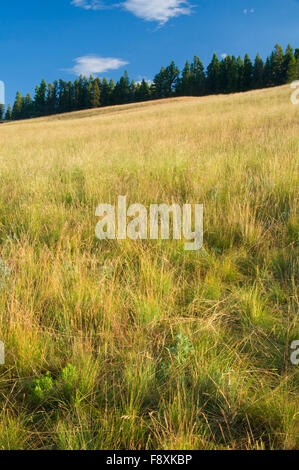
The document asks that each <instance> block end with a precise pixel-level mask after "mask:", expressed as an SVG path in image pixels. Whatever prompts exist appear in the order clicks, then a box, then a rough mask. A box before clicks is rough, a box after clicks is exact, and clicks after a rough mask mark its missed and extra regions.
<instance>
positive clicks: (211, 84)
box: [207, 54, 220, 94]
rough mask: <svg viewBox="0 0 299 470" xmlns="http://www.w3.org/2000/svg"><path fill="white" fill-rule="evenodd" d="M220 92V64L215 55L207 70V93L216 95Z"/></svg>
mask: <svg viewBox="0 0 299 470" xmlns="http://www.w3.org/2000/svg"><path fill="white" fill-rule="evenodd" d="M219 91H220V62H219V60H218V57H217V55H216V54H214V55H213V58H212V61H211V63H210V64H209V65H208V68H207V92H208V93H210V94H217V93H219Z"/></svg>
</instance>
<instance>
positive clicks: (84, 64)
mask: <svg viewBox="0 0 299 470" xmlns="http://www.w3.org/2000/svg"><path fill="white" fill-rule="evenodd" d="M74 62H75V65H74V67H73V68H71V69H67V71H68V72H72V73H74V74H76V75H86V76H88V75H92V74H98V73H105V72H107V71H108V70H116V69H119V68H120V67H123V66H124V65H127V64H128V63H129V62H126V61H125V60H122V59H115V58H113V57H98V56H96V55H86V56H83V57H77V59H75V60H74Z"/></svg>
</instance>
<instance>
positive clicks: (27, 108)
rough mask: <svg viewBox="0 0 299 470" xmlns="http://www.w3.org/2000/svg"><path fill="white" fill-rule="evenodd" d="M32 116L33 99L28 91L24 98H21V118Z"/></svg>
mask: <svg viewBox="0 0 299 470" xmlns="http://www.w3.org/2000/svg"><path fill="white" fill-rule="evenodd" d="M33 116H34V109H33V101H32V98H31V95H30V93H27V95H26V96H25V98H23V105H22V118H23V119H30V118H32V117H33Z"/></svg>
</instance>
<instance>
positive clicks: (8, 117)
mask: <svg viewBox="0 0 299 470" xmlns="http://www.w3.org/2000/svg"><path fill="white" fill-rule="evenodd" d="M4 119H5V121H11V120H12V109H11V105H10V104H9V105H8V106H7V110H6V113H5V117H4Z"/></svg>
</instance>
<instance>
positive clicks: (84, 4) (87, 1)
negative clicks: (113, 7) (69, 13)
mask: <svg viewBox="0 0 299 470" xmlns="http://www.w3.org/2000/svg"><path fill="white" fill-rule="evenodd" d="M71 5H74V6H75V7H79V8H84V10H102V9H104V8H107V6H106V5H105V4H104V3H103V2H102V1H101V0H72V1H71Z"/></svg>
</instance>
